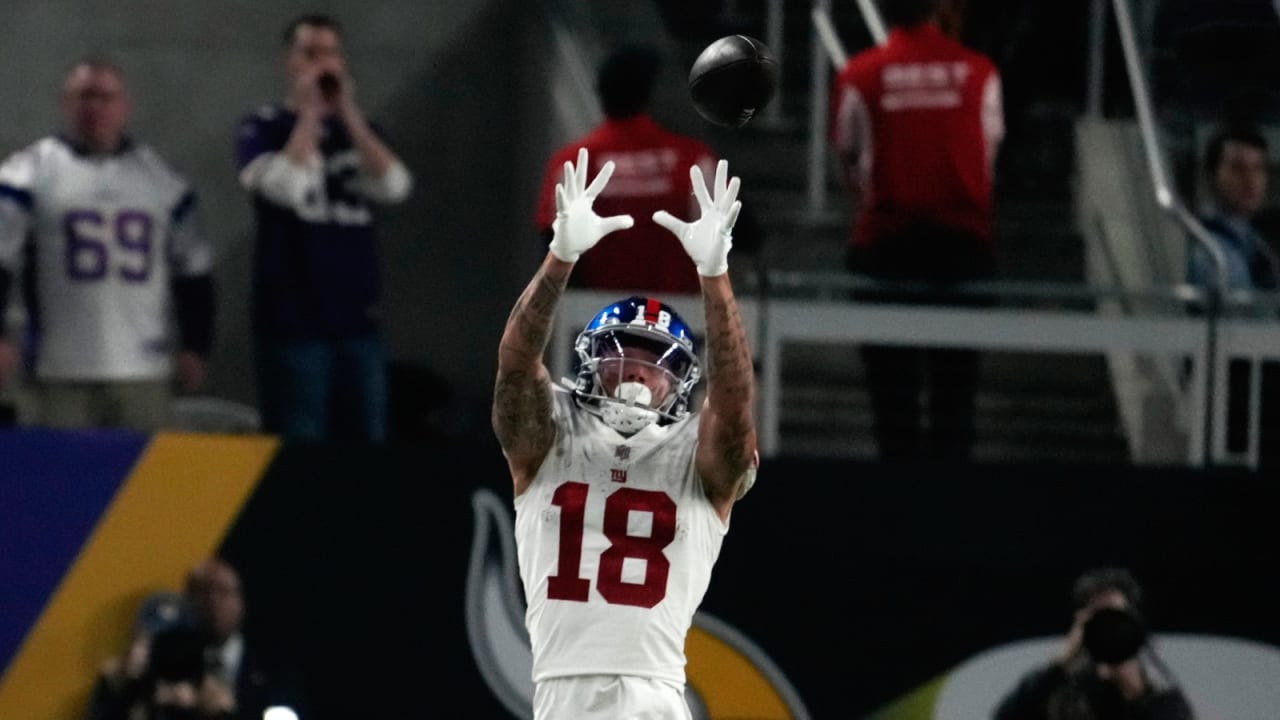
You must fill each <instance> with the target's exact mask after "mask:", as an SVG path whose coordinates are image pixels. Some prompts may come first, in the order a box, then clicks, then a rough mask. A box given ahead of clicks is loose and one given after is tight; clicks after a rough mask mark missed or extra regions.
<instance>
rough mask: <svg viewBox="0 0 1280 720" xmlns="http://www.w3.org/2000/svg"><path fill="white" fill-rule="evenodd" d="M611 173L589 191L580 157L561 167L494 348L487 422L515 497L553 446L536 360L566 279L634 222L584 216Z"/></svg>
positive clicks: (608, 168)
mask: <svg viewBox="0 0 1280 720" xmlns="http://www.w3.org/2000/svg"><path fill="white" fill-rule="evenodd" d="M613 167H614V166H613V163H612V162H608V163H605V165H604V167H602V168H601V169H600V174H599V175H597V176H596V178H595V180H594V181H593V182H592V183H591V185H590V186H588V185H587V182H586V180H587V151H586V149H585V148H584V149H581V150H579V151H578V162H577V165H576V166H575V165H574V164H573V163H565V166H564V182H562V183H561V184H559V185H557V186H556V219H555V222H554V223H553V224H552V230H553V233H554V237H553V238H552V240H551V244H550V246H549V248H548V251H547V255H546V257H545V258H544V259H543V261H542V265H541V266H539V268H538V270H537V272H535V273H534V275H533V278H532V279H531V280H530V281H529V284H528V285H527V286H526V287H525V289H524V292H522V293H521V294H520V298H519V299H518V300H517V301H516V304H515V307H514V308H512V310H511V315H510V316H509V317H508V318H507V324H506V327H504V328H503V331H502V340H501V341H500V342H499V344H498V377H497V380H496V382H495V383H494V389H493V409H492V413H491V421H492V423H493V430H494V433H495V434H496V435H497V437H498V444H499V445H500V446H501V447H502V452H503V454H504V455H505V456H506V458H507V465H508V466H509V467H510V468H511V480H512V483H513V485H514V490H515V494H516V495H517V496H519V495H520V494H521V493H523V492H524V491H525V489H526V488H528V487H529V483H530V482H532V481H533V477H534V475H536V474H537V472H538V468H539V467H540V466H541V465H542V461H543V459H545V458H546V456H547V452H548V451H550V450H551V445H552V443H553V442H555V425H554V423H553V420H552V414H551V375H550V373H549V372H548V371H547V368H546V366H545V365H544V364H543V362H542V357H543V353H544V352H545V351H546V348H547V340H548V338H549V336H550V334H551V321H552V317H553V315H554V314H555V309H556V306H557V304H558V303H559V302H560V298H561V296H563V295H564V288H565V285H566V284H567V283H568V280H569V273H570V272H571V271H572V270H573V264H574V263H576V262H577V261H578V257H579V256H581V255H582V253H584V252H586V251H587V250H589V249H591V248H592V247H594V246H595V244H596V243H597V242H599V241H600V238H602V237H604V236H605V235H607V234H609V233H611V232H613V231H614V230H621V229H623V228H628V227H631V225H632V224H633V222H634V221H633V220H632V218H631V216H630V215H616V216H613V217H608V218H602V217H600V216H598V215H596V213H595V211H594V210H593V209H592V208H591V205H592V203H594V202H595V198H596V196H597V195H599V194H600V191H602V190H603V189H604V186H605V184H606V183H608V182H609V176H611V175H612V174H613Z"/></svg>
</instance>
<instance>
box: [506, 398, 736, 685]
mask: <svg viewBox="0 0 1280 720" xmlns="http://www.w3.org/2000/svg"><path fill="white" fill-rule="evenodd" d="M553 395H554V410H553V415H554V418H555V423H556V425H557V432H556V444H555V446H554V447H553V448H552V449H551V451H550V452H549V453H548V455H547V459H546V460H545V461H544V462H543V464H542V467H541V468H539V469H538V473H537V475H536V476H535V477H534V479H533V482H532V483H531V484H530V486H529V488H528V489H527V490H526V491H525V492H524V493H523V494H521V495H520V496H519V497H517V498H515V509H516V528H515V529H516V547H517V555H518V558H519V564H520V578H521V580H522V581H523V583H524V589H525V598H526V601H527V603H528V611H527V614H526V618H525V619H526V624H527V627H528V629H529V635H530V640H531V641H532V645H533V680H534V681H535V682H538V681H540V680H543V679H546V678H552V677H562V676H567V675H590V674H610V675H612V674H618V675H639V676H643V677H651V678H657V679H660V680H666V681H670V682H674V683H679V684H681V685H682V686H683V684H684V682H685V654H684V644H685V635H686V634H687V632H688V630H689V627H690V626H691V625H692V623H693V615H694V612H695V611H696V610H697V608H698V605H699V604H700V603H701V602H702V598H703V595H704V594H705V593H706V590H707V586H708V584H709V583H710V580H711V569H712V566H714V565H715V562H716V558H717V557H718V556H719V554H720V546H721V543H722V541H723V540H724V536H725V533H727V532H728V529H729V528H728V524H727V523H723V522H721V520H720V517H719V515H717V514H716V511H715V508H714V507H713V506H712V505H711V502H710V501H709V500H708V499H707V496H706V492H705V491H704V489H703V484H702V480H701V478H699V476H698V473H697V470H696V468H695V464H694V450H695V448H696V446H697V422H698V421H697V417H696V416H695V415H693V414H690V415H688V416H686V417H685V418H684V419H683V420H681V421H679V422H675V423H672V424H670V425H665V426H659V425H657V424H654V425H650V426H648V427H646V428H644V429H643V430H641V431H639V432H637V433H636V434H634V435H632V436H631V437H624V436H622V435H620V434H619V433H617V432H616V431H614V430H613V429H612V428H610V427H609V426H607V425H605V424H604V422H602V421H601V420H600V419H599V418H598V417H596V416H595V415H593V414H591V413H589V412H587V411H585V410H582V409H581V408H579V407H578V406H577V404H576V403H575V401H574V399H573V396H572V394H571V393H570V392H569V391H567V390H565V389H564V388H560V387H556V388H555V392H554V393H553Z"/></svg>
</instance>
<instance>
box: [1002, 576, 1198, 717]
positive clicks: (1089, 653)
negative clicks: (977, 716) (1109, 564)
mask: <svg viewBox="0 0 1280 720" xmlns="http://www.w3.org/2000/svg"><path fill="white" fill-rule="evenodd" d="M1142 595H1143V593H1142V588H1141V586H1140V585H1139V584H1138V583H1137V581H1136V580H1135V579H1134V578H1133V575H1132V574H1131V573H1130V572H1129V571H1128V570H1125V569H1123V568H1101V569H1097V570H1092V571H1090V572H1087V573H1085V574H1083V575H1081V576H1080V577H1079V578H1077V580H1076V581H1075V585H1074V587H1073V589H1072V602H1073V605H1074V609H1075V616H1074V621H1073V623H1072V625H1071V630H1070V632H1068V633H1067V636H1066V638H1065V639H1064V640H1063V644H1062V648H1061V650H1060V651H1059V653H1058V655H1057V657H1056V658H1054V659H1053V661H1052V662H1050V663H1048V664H1046V665H1044V666H1042V667H1038V668H1036V669H1034V670H1032V671H1031V672H1029V673H1027V674H1026V675H1024V676H1023V677H1022V678H1020V679H1019V680H1018V683H1017V685H1016V686H1015V687H1014V688H1013V690H1011V691H1010V692H1009V693H1008V694H1007V695H1006V696H1005V697H1004V698H1003V699H1002V700H1001V701H1000V703H999V705H998V706H997V708H996V712H995V720H1111V719H1112V718H1114V719H1115V720H1191V719H1192V718H1193V716H1194V714H1193V712H1192V709H1191V704H1190V703H1189V702H1188V701H1187V698H1186V697H1185V696H1184V695H1183V693H1182V690H1181V689H1180V688H1179V687H1178V685H1177V682H1176V681H1175V679H1174V677H1173V674H1172V673H1171V672H1170V671H1169V669H1168V668H1167V667H1166V666H1165V664H1164V662H1163V661H1161V660H1160V658H1159V656H1158V655H1156V652H1155V648H1154V647H1152V645H1151V642H1150V639H1149V637H1148V635H1147V629H1146V623H1145V620H1144V619H1143V618H1144V613H1143V598H1142Z"/></svg>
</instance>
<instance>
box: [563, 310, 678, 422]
mask: <svg viewBox="0 0 1280 720" xmlns="http://www.w3.org/2000/svg"><path fill="white" fill-rule="evenodd" d="M629 348H636V349H639V350H643V351H645V353H637V352H635V351H631V352H627V349H629ZM574 350H575V351H576V353H577V360H576V363H575V365H576V375H577V382H576V384H575V386H574V390H573V392H574V395H575V396H576V397H577V398H578V401H579V402H580V403H581V405H582V406H583V407H584V408H586V409H587V410H589V411H590V412H593V413H595V414H596V415H598V416H600V418H601V419H603V420H604V421H605V423H607V424H608V425H609V426H610V427H612V428H614V429H615V430H617V431H619V432H622V433H633V432H636V431H637V430H640V429H641V428H643V427H645V426H646V425H649V424H650V423H653V422H673V421H675V420H679V419H681V418H683V417H684V416H685V415H686V414H688V412H689V400H690V396H691V395H692V393H693V388H694V386H695V385H697V383H698V378H699V376H700V370H699V367H698V354H697V351H696V349H695V347H694V341H693V333H692V332H690V331H689V326H688V325H686V324H685V322H684V320H683V319H681V317H680V316H679V315H678V314H676V311H675V310H672V309H671V307H670V306H668V305H665V304H663V303H661V302H659V301H658V300H655V299H654V298H649V297H643V296H638V295H637V296H633V297H629V298H626V299H625V300H619V301H617V302H614V303H610V304H609V305H607V306H605V307H604V308H602V309H601V310H600V311H599V312H597V313H596V314H595V316H594V317H592V318H591V321H590V322H588V323H587V326H586V327H585V328H583V330H582V332H581V333H579V334H578V339H577V341H576V342H575V343H574ZM637 354H640V355H643V356H644V357H645V358H647V357H648V356H652V358H653V359H652V361H650V360H648V359H641V358H637V357H636V355H637ZM637 365H639V366H643V368H639V367H637ZM627 368H630V369H631V370H630V371H636V370H641V369H643V370H644V371H646V372H653V371H654V370H657V371H659V372H661V373H663V374H665V376H666V379H667V384H668V387H669V390H668V391H667V393H666V395H665V396H664V397H661V398H657V399H656V400H655V399H652V397H651V394H650V392H649V390H648V389H647V388H645V387H643V386H642V385H641V384H640V383H637V382H627V381H626V378H627V377H628V374H629V372H630V371H629V370H628V369H627ZM610 385H612V386H613V390H612V394H610V392H609V391H608V390H607V388H608V387H609V386H610Z"/></svg>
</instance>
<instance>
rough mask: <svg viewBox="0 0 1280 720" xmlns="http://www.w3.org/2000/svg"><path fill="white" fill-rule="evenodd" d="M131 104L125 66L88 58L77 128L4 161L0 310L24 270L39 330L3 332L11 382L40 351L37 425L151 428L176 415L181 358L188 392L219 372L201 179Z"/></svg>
mask: <svg viewBox="0 0 1280 720" xmlns="http://www.w3.org/2000/svg"><path fill="white" fill-rule="evenodd" d="M129 109H130V100H129V94H128V89H127V87H126V84H125V79H124V75H123V73H122V72H121V70H120V68H119V67H117V66H116V65H114V64H113V63H111V62H110V61H108V60H105V59H101V58H88V59H84V60H80V61H78V62H76V63H75V64H74V65H73V66H72V67H71V68H70V70H69V72H68V73H67V75H66V77H65V81H64V84H63V88H62V110H63V114H64V116H65V118H64V119H65V123H66V127H65V129H64V131H63V132H62V133H59V134H53V135H49V136H47V137H44V138H41V139H39V140H37V141H36V142H34V143H32V144H31V145H28V146H27V147H26V148H23V149H22V150H20V151H18V152H16V153H14V154H13V155H11V156H9V158H8V159H7V160H6V161H5V162H4V164H3V165H2V166H0V318H4V317H5V316H6V307H5V306H6V304H7V302H8V300H9V295H10V289H11V287H12V286H14V285H15V284H17V283H16V278H19V277H21V278H23V282H22V283H21V284H22V286H23V290H24V291H25V293H24V294H25V297H26V299H27V311H28V318H29V323H28V330H29V331H31V332H30V335H31V338H30V342H31V344H30V345H29V346H27V347H23V343H22V342H21V341H20V340H18V339H17V338H13V337H9V336H4V335H0V382H4V381H11V380H12V379H13V377H14V376H15V374H16V372H17V369H18V358H19V357H20V355H21V354H22V353H23V352H26V353H29V355H28V357H29V359H30V360H31V363H32V369H33V371H34V373H33V375H34V381H35V382H34V387H35V395H36V400H37V404H38V417H36V418H33V419H32V421H33V422H34V424H40V425H46V426H50V427H60V428H82V427H122V428H130V429H133V430H138V431H142V432H151V431H154V430H157V429H159V428H161V427H162V426H164V425H165V423H166V422H167V420H168V417H169V408H170V402H171V399H172V395H173V392H174V388H173V387H172V383H173V382H174V379H175V371H176V380H177V390H178V391H179V392H194V391H195V390H197V389H199V388H200V387H201V386H202V385H203V383H204V380H205V373H206V367H205V363H206V361H207V359H208V356H209V351H210V348H211V347H212V345H213V342H212V340H213V320H214V285H213V277H212V267H213V253H212V248H211V246H210V244H209V243H208V241H207V240H206V238H205V237H204V235H203V233H202V232H201V229H200V225H199V222H198V219H197V213H196V196H195V193H194V192H193V190H192V189H191V187H190V186H189V185H188V183H187V181H186V180H184V179H183V178H182V177H180V176H179V175H178V174H177V173H175V172H174V171H173V170H172V169H171V168H170V167H169V166H168V165H167V164H166V163H165V162H164V161H163V160H162V159H161V158H160V156H159V155H158V154H157V153H156V151H155V150H153V149H152V148H150V147H148V146H147V145H144V144H142V143H140V142H138V141H136V140H135V139H134V138H132V137H131V136H130V135H129V134H128V132H127V131H126V126H127V123H128V121H129ZM24 258H25V261H24ZM175 321H176V327H177V330H178V337H177V339H176V342H175V339H174V337H173V332H172V330H171V326H172V324H174V323H175ZM0 329H2V328H0Z"/></svg>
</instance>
